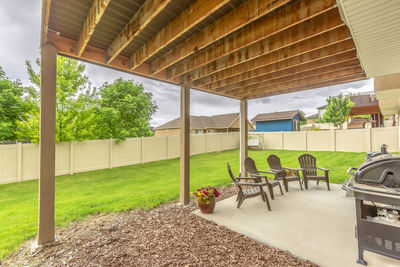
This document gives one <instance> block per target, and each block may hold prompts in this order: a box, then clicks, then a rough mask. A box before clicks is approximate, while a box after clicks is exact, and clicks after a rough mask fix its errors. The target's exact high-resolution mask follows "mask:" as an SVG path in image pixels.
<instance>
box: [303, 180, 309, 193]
mask: <svg viewBox="0 0 400 267" xmlns="http://www.w3.org/2000/svg"><path fill="white" fill-rule="evenodd" d="M303 181H304V187H305V188H306V190H307V189H308V180H307V178H306V177H304V178H303Z"/></svg>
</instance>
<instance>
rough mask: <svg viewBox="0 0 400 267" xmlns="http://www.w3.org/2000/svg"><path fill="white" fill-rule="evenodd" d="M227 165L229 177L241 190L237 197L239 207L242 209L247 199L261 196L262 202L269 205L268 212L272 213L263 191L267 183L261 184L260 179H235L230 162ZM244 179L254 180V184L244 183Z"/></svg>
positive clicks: (245, 178)
mask: <svg viewBox="0 0 400 267" xmlns="http://www.w3.org/2000/svg"><path fill="white" fill-rule="evenodd" d="M226 165H227V166H228V172H229V175H230V176H231V178H232V180H233V182H234V183H235V184H236V186H237V187H238V188H239V193H238V195H237V197H236V201H237V202H238V205H237V207H238V208H240V206H241V205H242V203H243V201H244V200H245V199H246V198H251V197H256V196H261V198H262V200H263V201H264V202H266V203H267V207H268V210H269V211H271V206H270V205H269V201H268V196H267V194H266V193H265V191H264V189H263V186H265V185H267V183H266V182H259V180H260V179H259V178H257V177H235V176H234V175H233V173H232V170H231V166H229V163H228V162H227V163H226ZM242 179H243V180H253V182H242V181H241V180H242Z"/></svg>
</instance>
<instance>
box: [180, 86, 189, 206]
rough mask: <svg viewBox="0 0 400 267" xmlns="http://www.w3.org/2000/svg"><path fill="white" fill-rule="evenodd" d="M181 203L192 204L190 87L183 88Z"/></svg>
mask: <svg viewBox="0 0 400 267" xmlns="http://www.w3.org/2000/svg"><path fill="white" fill-rule="evenodd" d="M180 124H181V134H180V139H181V154H180V179H181V183H180V202H181V203H182V204H184V205H186V204H188V203H189V202H190V87H189V85H187V84H183V85H182V86H181V121H180Z"/></svg>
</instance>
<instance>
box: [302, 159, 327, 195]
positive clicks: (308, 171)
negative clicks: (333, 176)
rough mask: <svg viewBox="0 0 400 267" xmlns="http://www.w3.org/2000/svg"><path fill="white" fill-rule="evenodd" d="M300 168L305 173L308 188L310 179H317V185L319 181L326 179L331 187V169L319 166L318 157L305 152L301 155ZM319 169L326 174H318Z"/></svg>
mask: <svg viewBox="0 0 400 267" xmlns="http://www.w3.org/2000/svg"><path fill="white" fill-rule="evenodd" d="M299 163H300V167H301V168H300V170H301V171H302V173H303V182H304V186H305V188H306V189H308V181H312V180H314V181H317V185H318V184H319V181H325V182H326V185H327V186H328V191H330V188H329V170H328V169H324V168H319V167H317V159H316V158H315V157H314V156H313V155H310V154H303V155H301V156H300V157H299ZM317 170H321V171H323V172H324V175H318V172H317Z"/></svg>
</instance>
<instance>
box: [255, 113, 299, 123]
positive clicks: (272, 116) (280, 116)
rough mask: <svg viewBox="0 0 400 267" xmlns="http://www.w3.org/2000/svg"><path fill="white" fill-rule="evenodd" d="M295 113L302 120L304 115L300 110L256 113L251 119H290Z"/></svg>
mask: <svg viewBox="0 0 400 267" xmlns="http://www.w3.org/2000/svg"><path fill="white" fill-rule="evenodd" d="M296 115H299V117H300V120H304V117H303V115H302V114H301V112H300V110H289V111H281V112H272V113H262V114H258V115H256V116H255V117H254V118H253V119H252V120H251V121H252V122H257V121H279V120H291V119H293V118H294V116H296Z"/></svg>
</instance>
